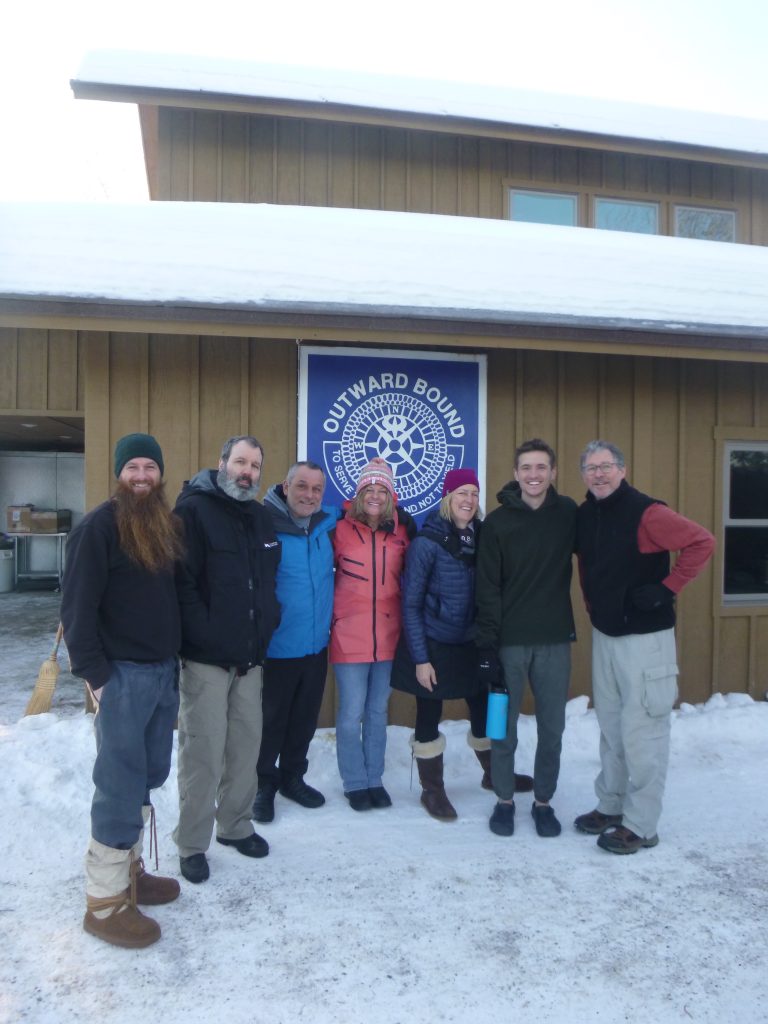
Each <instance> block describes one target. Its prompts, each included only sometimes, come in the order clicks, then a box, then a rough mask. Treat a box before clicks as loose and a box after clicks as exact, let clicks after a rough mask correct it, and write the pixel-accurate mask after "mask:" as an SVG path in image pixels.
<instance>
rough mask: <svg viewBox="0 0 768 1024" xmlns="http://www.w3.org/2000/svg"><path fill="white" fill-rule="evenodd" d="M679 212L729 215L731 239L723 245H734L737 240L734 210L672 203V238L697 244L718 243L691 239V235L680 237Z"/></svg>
mask: <svg viewBox="0 0 768 1024" xmlns="http://www.w3.org/2000/svg"><path fill="white" fill-rule="evenodd" d="M680 210H694V211H697V212H701V213H729V214H730V215H731V217H732V218H733V238H730V239H728V241H727V242H725V243H723V244H725V245H734V244H735V243H736V242H738V240H739V212H738V210H736V209H730V208H726V207H722V206H712V205H709V204H706V205H702V204H701V203H692V202H691V203H681V202H673V203H672V209H671V221H670V228H671V232H670V234H671V235H672V236H673V237H674V238H691V240H692V241H698V242H716V241H720V240H719V239H716V238H695V237H694V238H692V236H691V235H681V234H678V231H677V215H678V211H680Z"/></svg>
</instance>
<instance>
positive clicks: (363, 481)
mask: <svg viewBox="0 0 768 1024" xmlns="http://www.w3.org/2000/svg"><path fill="white" fill-rule="evenodd" d="M371 484H381V486H382V487H386V489H387V490H388V491H389V493H390V494H391V495H392V499H393V501H397V495H396V494H395V478H394V476H393V474H392V470H391V469H390V468H389V466H388V465H387V463H386V462H385V461H384V459H379V458H376V459H371V461H370V462H369V463H368V465H367V466H366V467H365V468H364V469H363V472H362V473H361V474H360V479H359V480H358V481H357V487H356V488H355V494H359V493H360V491H362V490H363V488H364V487H370V485H371Z"/></svg>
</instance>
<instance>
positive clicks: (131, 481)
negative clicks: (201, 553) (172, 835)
mask: <svg viewBox="0 0 768 1024" xmlns="http://www.w3.org/2000/svg"><path fill="white" fill-rule="evenodd" d="M163 471H164V467H163V454H162V451H161V450H160V445H159V444H158V443H157V441H156V440H155V438H154V437H151V436H150V435H149V434H128V435H127V436H126V437H123V438H121V439H120V440H119V441H118V442H117V445H116V446H115V476H116V477H117V490H116V492H115V494H114V496H113V497H112V498H111V499H110V500H109V501H105V502H104V503H103V504H101V505H99V506H98V507H97V508H95V509H93V510H92V511H91V512H89V513H88V515H86V516H85V517H84V519H83V520H82V522H81V523H80V524H79V525H78V526H77V527H76V528H75V529H74V530H73V531H72V533H71V535H70V538H69V543H68V544H67V564H66V571H65V573H64V580H63V585H62V599H61V621H62V623H63V625H64V639H65V641H66V644H67V649H68V651H69V657H70V661H71V664H72V672H73V673H74V674H75V675H77V676H80V677H82V678H83V679H85V680H86V682H87V686H88V688H89V690H90V693H91V695H92V697H93V699H94V701H95V703H96V709H97V712H96V718H95V726H94V727H95V731H96V751H97V752H96V762H95V764H94V768H93V782H94V785H95V792H94V796H93V803H92V805H91V841H90V844H89V846H88V852H87V854H86V860H85V867H86V894H87V898H86V903H87V907H86V913H85V917H84V919H83V927H84V929H85V930H86V931H87V932H89V933H90V934H91V935H95V936H97V937H98V938H100V939H103V940H104V941H105V942H109V943H112V944H113V945H115V946H123V947H127V948H132V949H138V948H142V947H144V946H149V945H151V944H152V943H153V942H156V941H157V940H158V939H159V938H160V926H159V925H158V924H157V922H156V921H154V920H152V918H149V917H146V916H145V915H144V914H142V913H141V911H140V910H139V909H138V907H137V903H138V904H142V905H145V904H155V905H156V904H161V903H170V902H171V901H172V900H175V899H176V897H177V896H178V895H179V883H178V882H177V881H176V880H175V879H173V878H162V877H159V876H153V875H150V874H148V873H147V872H146V871H145V870H144V863H143V861H142V859H141V852H142V846H143V836H144V826H145V825H146V826H148V827H149V828H150V835H152V833H153V826H154V815H153V809H152V806H151V804H150V797H149V791H150V790H151V789H155V788H157V787H158V786H162V784H163V783H164V782H165V780H166V779H167V778H168V773H169V771H170V767H171V751H172V747H173V727H174V723H175V720H176V715H177V712H178V707H179V691H178V659H177V653H178V650H179V643H180V639H181V633H180V622H179V607H178V602H177V600H176V590H175V585H174V568H175V565H176V563H177V561H178V559H179V558H180V557H181V554H182V544H181V538H180V532H181V531H180V530H179V524H178V520H177V519H176V517H175V516H174V515H173V514H172V513H171V510H170V508H169V506H168V502H167V500H166V497H165V493H164V485H163V483H162V475H163ZM150 845H151V843H150Z"/></svg>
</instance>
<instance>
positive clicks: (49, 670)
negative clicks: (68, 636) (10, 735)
mask: <svg viewBox="0 0 768 1024" xmlns="http://www.w3.org/2000/svg"><path fill="white" fill-rule="evenodd" d="M63 632H64V627H63V626H62V624H61V623H59V628H58V629H57V630H56V642H55V643H54V645H53V650H52V651H51V653H50V654H49V656H48V657H47V658H46V659H45V661H44V662H43V664H42V665H41V666H40V671H39V672H38V673H37V682H36V683H35V688H34V690H33V691H32V696H31V697H30V698H29V704H27V710H26V711H25V712H24V714H25V715H42V714H43V712H45V711H50V709H51V698H52V697H53V691H54V690H55V688H56V680H57V679H58V678H59V663H58V661H57V660H56V655H57V654H58V651H59V644H60V643H61V637H62V633H63Z"/></svg>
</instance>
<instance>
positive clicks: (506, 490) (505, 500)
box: [496, 480, 558, 512]
mask: <svg viewBox="0 0 768 1024" xmlns="http://www.w3.org/2000/svg"><path fill="white" fill-rule="evenodd" d="M557 498H558V493H557V490H556V489H555V486H554V484H550V485H549V489H548V490H547V493H546V495H545V497H544V501H543V502H542V503H541V505H540V506H539V508H538V509H533V508H531V506H530V505H528V504H527V503H526V502H525V501H523V492H522V491H521V489H520V484H519V483H518V482H517V480H510V481H509V483H508V484H504V486H503V487H502V488H501V490H500V491H499V493H498V494H497V495H496V500H497V501H498V503H499V504H500V505H502V506H503V507H504V508H509V509H517V510H519V511H523V512H538V511H539V510H540V509H542V508H546V507H547V506H548V505H554V504H555V503H556V502H557Z"/></svg>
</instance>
